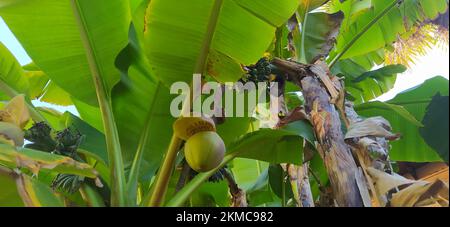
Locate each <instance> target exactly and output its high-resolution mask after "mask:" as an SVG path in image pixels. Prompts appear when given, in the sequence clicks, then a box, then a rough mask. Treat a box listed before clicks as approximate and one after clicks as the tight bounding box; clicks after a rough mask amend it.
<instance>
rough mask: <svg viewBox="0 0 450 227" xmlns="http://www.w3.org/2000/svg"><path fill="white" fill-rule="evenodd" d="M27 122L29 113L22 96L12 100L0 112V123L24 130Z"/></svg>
mask: <svg viewBox="0 0 450 227" xmlns="http://www.w3.org/2000/svg"><path fill="white" fill-rule="evenodd" d="M29 120H30V113H29V112H28V107H27V105H26V101H25V96H24V95H18V96H16V97H14V98H12V99H11V100H10V101H9V103H8V104H6V106H5V108H4V109H3V110H0V121H3V122H9V123H12V124H15V125H17V126H18V127H20V128H24V127H25V126H26V124H27V123H28V121H29Z"/></svg>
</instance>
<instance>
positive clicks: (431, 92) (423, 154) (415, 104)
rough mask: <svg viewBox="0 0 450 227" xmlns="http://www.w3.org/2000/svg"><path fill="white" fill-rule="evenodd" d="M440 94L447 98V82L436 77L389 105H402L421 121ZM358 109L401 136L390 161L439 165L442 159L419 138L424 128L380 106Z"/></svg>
mask: <svg viewBox="0 0 450 227" xmlns="http://www.w3.org/2000/svg"><path fill="white" fill-rule="evenodd" d="M437 93H440V94H441V95H445V96H448V93H449V88H448V80H447V79H445V78H443V77H440V76H437V77H434V78H432V79H428V80H426V81H425V82H424V83H423V84H421V85H418V86H417V87H414V88H411V89H408V90H406V91H404V92H402V93H399V94H398V95H397V96H396V97H395V98H393V99H391V100H389V101H387V104H388V105H396V106H402V107H403V108H404V109H405V110H407V111H408V112H409V113H410V114H411V115H412V116H413V117H414V118H415V119H417V120H418V121H422V119H423V118H424V116H425V113H426V108H427V106H428V105H429V103H430V102H431V100H432V98H433V96H435V95H436V94H437ZM355 110H356V111H357V112H358V114H360V115H361V116H364V117H373V116H382V117H384V118H386V119H387V120H388V121H389V122H390V123H391V126H392V128H393V131H394V132H397V133H400V134H401V135H402V136H401V138H400V139H399V140H397V141H392V142H391V143H390V144H391V146H392V147H391V151H390V158H391V159H392V160H395V161H407V162H439V161H442V159H441V158H440V157H439V155H438V153H436V151H435V150H434V149H433V148H431V147H430V146H429V145H427V143H425V141H424V139H423V138H422V136H421V135H420V129H421V126H418V125H417V124H414V123H412V122H411V120H408V118H406V117H404V116H402V115H401V114H399V112H398V111H395V110H394V109H392V108H386V107H385V105H380V103H366V104H362V105H360V106H355Z"/></svg>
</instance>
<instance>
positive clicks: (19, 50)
mask: <svg viewBox="0 0 450 227" xmlns="http://www.w3.org/2000/svg"><path fill="white" fill-rule="evenodd" d="M0 42H2V43H3V44H4V45H5V46H6V47H7V48H8V49H9V50H10V51H11V52H12V53H13V55H14V56H15V57H16V58H17V60H18V61H19V63H20V64H22V65H25V64H28V63H30V62H31V59H30V57H28V55H27V53H26V51H25V50H24V49H23V47H22V46H21V45H20V43H19V42H18V41H17V39H16V38H15V37H14V35H13V34H12V33H11V31H10V30H9V29H8V27H7V25H6V24H5V23H4V21H3V19H1V17H0ZM434 76H443V77H445V78H447V79H448V78H449V48H448V46H447V47H446V48H442V47H438V46H435V47H433V48H431V49H430V50H429V51H428V53H427V54H426V55H425V56H421V57H419V58H417V60H416V61H415V64H414V65H412V66H411V67H410V68H409V69H408V70H407V71H406V72H404V73H402V74H400V75H398V76H397V81H396V83H395V85H394V88H393V89H392V90H390V91H389V92H387V93H385V94H383V95H382V96H380V97H378V98H377V100H380V101H385V100H389V99H391V98H393V97H395V95H396V94H398V93H399V92H401V91H404V90H406V89H408V88H411V87H414V86H417V85H419V84H421V83H423V82H424V81H425V80H427V79H429V78H432V77H434ZM33 102H34V104H35V105H36V106H47V107H54V108H56V109H57V110H59V111H62V112H64V111H66V110H68V111H70V112H72V113H74V114H77V112H76V109H75V108H73V107H59V106H54V105H49V104H46V103H42V102H39V101H33Z"/></svg>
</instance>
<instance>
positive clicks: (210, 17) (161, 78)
mask: <svg viewBox="0 0 450 227" xmlns="http://www.w3.org/2000/svg"><path fill="white" fill-rule="evenodd" d="M325 2H327V1H325V0H308V1H298V0H284V1H279V0H264V1H261V0H223V1H222V0H217V1H207V0H190V1H179V0H124V1H107V0H96V1H92V0H78V1H58V0H27V1H22V0H9V1H6V2H5V3H2V4H0V16H1V17H2V18H3V19H4V20H5V22H6V23H7V25H8V26H9V28H10V29H11V30H12V32H13V33H14V35H15V36H16V37H17V39H18V40H19V41H20V43H21V44H22V45H23V47H24V48H25V50H26V51H27V53H28V54H29V55H30V57H31V58H32V60H33V63H32V64H29V65H26V66H23V67H22V66H20V64H19V63H18V62H17V60H16V59H15V58H14V57H13V55H12V54H11V53H10V52H9V50H7V49H6V47H4V45H3V44H1V43H0V100H1V101H3V100H8V99H10V98H11V97H14V96H16V95H18V94H25V96H26V97H27V101H29V100H33V99H40V101H43V102H47V103H52V104H57V105H65V106H67V105H75V107H76V108H77V111H78V112H79V114H80V116H79V117H77V116H74V115H72V114H70V113H64V114H62V113H59V112H57V111H55V110H52V109H49V108H39V109H37V110H36V109H35V108H34V107H32V106H31V104H30V103H31V102H28V103H27V105H28V107H29V110H30V113H31V115H33V116H34V117H33V119H34V124H33V125H31V123H30V124H29V125H28V126H27V127H26V128H27V129H28V130H26V131H25V139H27V140H28V141H29V143H27V144H26V145H25V146H24V148H21V147H11V146H9V145H4V144H1V145H0V185H2V187H1V188H0V192H1V193H0V205H1V206H3V205H10V206H23V205H27V206H62V205H63V203H62V201H61V200H60V198H59V197H57V196H55V193H54V192H53V191H52V189H51V188H50V187H49V186H52V187H53V189H58V190H59V191H60V192H62V194H63V196H64V198H65V199H68V200H69V201H71V202H72V203H73V204H77V205H80V206H84V205H93V206H102V205H105V204H106V205H129V206H136V205H139V204H138V203H139V202H140V203H141V204H145V205H146V204H148V200H150V196H151V194H150V193H149V191H150V192H151V191H152V190H154V188H155V184H154V183H153V182H155V180H154V179H155V174H156V173H157V172H158V170H161V169H164V168H162V166H161V164H162V159H163V157H164V155H165V152H166V151H167V148H168V147H169V144H170V139H171V136H172V124H173V122H174V120H175V119H174V118H173V117H172V116H171V115H170V113H169V111H168V110H169V107H170V102H171V101H172V100H173V98H174V95H172V94H170V92H169V89H168V86H170V85H171V83H173V82H178V81H184V82H190V81H191V78H192V74H193V73H203V74H204V75H205V78H204V79H205V81H211V80H216V81H219V82H222V83H223V82H235V81H238V80H239V79H240V78H241V77H242V76H243V75H244V74H245V73H246V72H245V71H244V69H245V67H242V66H244V65H251V66H250V67H247V68H246V69H247V78H245V79H244V80H245V81H247V80H248V81H254V82H255V81H272V80H274V79H275V80H276V81H278V80H279V79H280V78H281V77H280V75H277V77H275V78H273V75H272V74H277V73H276V71H274V70H273V68H271V66H270V65H269V62H268V61H267V60H268V59H267V58H262V57H263V56H267V55H266V54H265V52H270V53H271V54H272V55H273V56H276V57H281V58H293V59H294V60H296V61H300V62H302V63H312V62H314V61H315V60H318V59H323V60H326V61H329V62H331V66H334V67H332V73H333V74H335V75H339V76H341V77H343V78H344V80H345V81H344V82H345V85H346V91H347V93H348V95H347V98H348V99H350V100H352V101H354V102H355V103H356V104H357V105H356V106H355V109H356V110H357V111H358V113H359V114H361V115H362V116H364V117H371V116H383V117H385V118H386V119H387V120H389V121H390V123H391V125H392V127H393V130H394V132H399V133H401V134H402V138H401V139H400V140H398V141H393V142H391V145H392V149H391V154H390V158H391V159H392V160H396V161H413V162H431V161H441V160H444V161H446V162H447V163H448V149H449V148H448V139H447V138H448V109H446V108H444V111H443V108H442V106H448V81H447V80H445V79H443V78H442V77H436V78H433V79H431V80H428V81H426V82H425V83H424V84H422V85H420V86H418V87H416V88H412V89H410V90H407V91H405V92H403V93H400V94H399V95H397V96H396V97H395V98H394V99H392V100H390V101H388V102H378V101H372V100H373V99H374V98H377V97H379V96H381V95H382V94H384V93H386V92H387V91H389V90H390V89H391V88H392V87H393V86H394V83H395V82H396V75H397V74H399V73H402V72H404V71H405V69H406V68H405V67H404V66H402V65H382V64H383V62H384V60H385V50H387V49H389V48H391V45H392V43H393V42H394V41H395V40H397V38H398V37H399V36H401V37H402V38H405V37H406V38H407V37H408V36H409V35H410V33H411V32H410V30H411V28H412V27H414V26H416V24H417V23H418V22H423V21H426V20H427V19H433V18H435V17H436V16H437V15H438V14H439V13H443V12H444V11H445V10H446V9H447V8H448V1H447V0H435V1H425V0H409V1H397V0H346V1H340V0H332V1H329V2H328V3H327V4H326V5H325V6H324V7H322V8H319V6H321V5H323V4H324V3H325ZM216 7H218V8H216ZM213 9H214V10H213ZM193 12H195V13H193ZM211 12H212V13H211ZM215 18H217V25H216V26H210V25H211V22H214V21H215ZM209 39H211V40H210V41H211V43H209V42H208V41H209ZM330 51H331V54H329V52H330ZM328 55H329V56H328ZM327 56H328V58H327ZM258 59H260V60H259V61H258ZM255 63H256V64H255ZM252 64H255V65H252ZM379 65H381V67H378V66H379ZM331 66H330V67H331ZM375 66H377V67H376V68H374V67H375ZM281 76H282V75H281ZM299 92H300V91H299V88H298V87H293V85H292V84H287V85H286V94H285V97H286V98H287V106H288V107H289V109H292V108H294V107H297V106H299V105H301V104H302V103H303V102H302V99H303V97H301V96H300V95H299ZM438 93H439V94H440V95H437V94H438ZM445 110H446V111H445ZM248 112H252V110H249V111H248ZM42 116H44V117H45V120H46V121H47V122H46V123H44V122H41V121H43V120H44V119H43V118H42ZM37 119H38V120H37ZM442 119H445V120H446V121H447V122H446V124H444V123H443V121H444V120H442ZM222 121H223V120H222ZM222 121H221V122H220V123H221V124H218V125H217V133H218V134H219V135H220V136H221V138H222V139H223V140H224V142H225V145H226V147H227V153H226V157H225V159H224V161H223V162H222V163H221V165H220V166H219V167H217V168H216V169H213V170H211V171H209V172H205V173H199V174H193V175H192V176H191V178H192V179H190V180H189V181H188V183H187V184H186V185H185V186H184V187H183V188H182V189H181V190H180V191H179V192H176V184H177V182H178V179H179V177H180V176H179V175H180V171H178V170H177V169H176V170H175V171H174V174H172V175H169V174H167V176H163V177H167V178H168V179H169V180H170V182H169V188H168V191H167V195H168V196H170V198H167V199H166V201H165V202H166V205H169V206H180V205H189V206H229V205H230V203H231V202H230V195H229V188H228V185H227V182H226V180H224V179H223V170H224V168H225V166H227V168H228V169H229V170H230V171H231V172H232V173H233V176H234V178H235V180H236V182H237V184H238V186H239V187H240V188H241V189H243V190H244V191H245V192H246V194H247V199H248V202H249V205H250V206H286V205H287V201H288V200H290V201H292V200H291V199H292V197H293V196H294V195H293V192H292V188H291V185H290V183H289V180H287V178H286V173H285V172H284V170H283V169H282V167H281V166H280V165H279V164H282V163H283V164H284V163H291V164H296V165H302V164H303V161H304V160H303V156H304V155H303V148H304V146H305V145H307V146H312V145H313V144H314V143H315V137H314V132H313V130H312V127H311V125H310V124H309V123H307V122H306V121H296V122H293V123H290V124H288V125H287V126H285V127H283V128H281V129H276V130H274V129H267V128H262V129H260V128H258V127H254V125H256V123H255V122H257V121H255V120H254V119H252V118H251V116H246V117H245V118H238V117H233V118H226V119H225V120H224V121H223V122H222ZM19 131H20V130H19ZM442 141H446V142H447V143H445V142H442ZM174 151H175V152H179V151H182V148H180V147H177V148H176V149H174ZM436 151H437V153H436ZM58 154H60V155H58ZM61 155H63V156H61ZM182 158H183V154H182V153H180V154H179V155H178V157H177V160H178V161H180V160H181V159H182ZM18 160H20V161H18ZM122 163H124V165H122ZM169 167H171V166H169ZM310 167H311V170H312V172H313V174H310V175H311V176H310V178H311V189H312V192H313V194H314V198H315V199H317V198H319V197H320V194H321V190H323V189H324V187H325V186H326V185H327V184H328V177H327V173H326V170H325V167H324V165H323V162H322V160H321V158H320V156H319V155H317V154H315V156H314V157H313V159H312V160H310ZM12 169H16V170H17V171H14V172H13V171H12ZM169 169H170V168H169ZM18 170H20V172H19V171H18ZM125 172H126V173H128V177H127V179H126V180H125V174H124V173H125ZM161 172H163V171H161ZM169 173H170V171H169ZM30 174H35V175H38V176H39V178H33V177H30V176H29V175H30ZM98 176H101V178H102V182H106V184H107V186H105V187H104V188H102V189H99V188H97V187H96V186H95V184H96V183H98V182H96V181H95V180H94V179H97V177H98ZM208 180H209V181H208ZM51 182H52V183H51ZM109 186H111V191H109V189H110V188H109ZM156 187H157V186H156ZM20 188H25V190H26V191H27V192H29V193H24V192H23V191H21V190H19V189H20ZM164 192H165V191H164ZM27 194H28V195H27ZM81 194H83V196H81ZM110 199H111V203H110V202H109V201H107V200H110Z"/></svg>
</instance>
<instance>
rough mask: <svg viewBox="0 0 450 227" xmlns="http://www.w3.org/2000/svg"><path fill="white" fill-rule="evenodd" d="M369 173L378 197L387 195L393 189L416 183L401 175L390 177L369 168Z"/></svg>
mask: <svg viewBox="0 0 450 227" xmlns="http://www.w3.org/2000/svg"><path fill="white" fill-rule="evenodd" d="M367 173H368V174H369V175H370V176H371V177H372V179H373V181H374V185H375V190H376V191H377V193H378V195H385V194H386V193H388V192H389V191H390V190H391V189H393V188H396V187H398V186H401V185H405V184H412V183H414V182H416V181H413V180H409V179H406V178H404V177H402V176H400V175H390V174H388V173H385V172H383V171H380V170H377V169H375V168H373V167H368V168H367Z"/></svg>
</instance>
